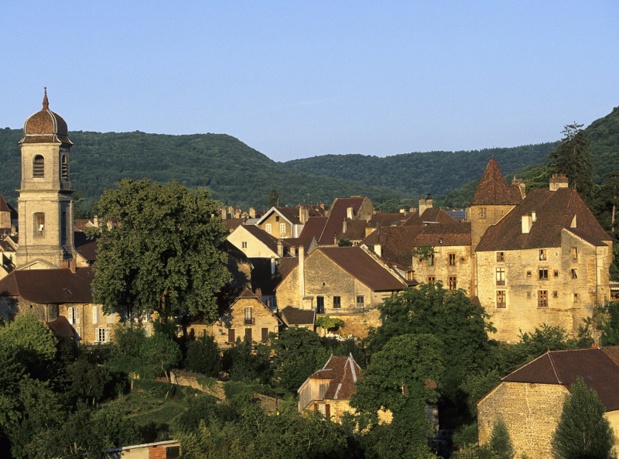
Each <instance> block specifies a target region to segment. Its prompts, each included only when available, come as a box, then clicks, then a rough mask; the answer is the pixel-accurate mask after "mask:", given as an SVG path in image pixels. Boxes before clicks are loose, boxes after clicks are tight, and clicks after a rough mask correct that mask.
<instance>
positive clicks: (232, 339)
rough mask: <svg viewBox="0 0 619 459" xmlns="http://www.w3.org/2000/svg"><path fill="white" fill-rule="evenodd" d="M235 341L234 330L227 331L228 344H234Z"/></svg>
mask: <svg viewBox="0 0 619 459" xmlns="http://www.w3.org/2000/svg"><path fill="white" fill-rule="evenodd" d="M235 341H236V337H235V336H234V328H229V329H228V342H229V343H234V342H235Z"/></svg>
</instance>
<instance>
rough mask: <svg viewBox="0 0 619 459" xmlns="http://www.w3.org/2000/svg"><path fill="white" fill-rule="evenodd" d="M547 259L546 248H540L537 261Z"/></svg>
mask: <svg viewBox="0 0 619 459" xmlns="http://www.w3.org/2000/svg"><path fill="white" fill-rule="evenodd" d="M547 259H548V252H546V249H540V251H539V261H546V260H547Z"/></svg>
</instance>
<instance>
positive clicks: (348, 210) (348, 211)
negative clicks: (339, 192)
mask: <svg viewBox="0 0 619 459" xmlns="http://www.w3.org/2000/svg"><path fill="white" fill-rule="evenodd" d="M346 218H349V219H350V220H352V219H353V218H354V213H353V209H352V207H347V208H346Z"/></svg>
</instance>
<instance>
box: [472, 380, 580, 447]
mask: <svg viewBox="0 0 619 459" xmlns="http://www.w3.org/2000/svg"><path fill="white" fill-rule="evenodd" d="M568 393H569V392H568V390H567V389H566V388H565V387H563V386H560V385H554V384H529V383H513V382H502V383H501V384H499V386H498V387H497V388H496V389H494V390H493V391H492V392H490V393H489V394H488V395H486V396H485V397H484V398H483V399H481V400H480V401H479V403H478V404H477V425H478V429H479V443H480V444H484V443H487V442H488V440H489V438H490V435H491V434H492V427H493V425H494V423H495V421H496V420H497V419H498V418H499V417H500V418H501V419H502V420H503V422H504V423H505V425H506V427H507V430H508V431H509V435H510V438H511V441H512V444H513V445H514V449H515V452H516V454H515V456H516V457H520V456H522V455H523V454H526V455H527V457H529V458H530V459H547V458H549V457H552V453H551V451H552V448H551V445H550V441H551V439H552V435H553V433H554V431H555V429H556V428H557V422H558V420H559V418H560V417H561V412H562V410H563V401H564V400H565V396H566V395H567V394H568Z"/></svg>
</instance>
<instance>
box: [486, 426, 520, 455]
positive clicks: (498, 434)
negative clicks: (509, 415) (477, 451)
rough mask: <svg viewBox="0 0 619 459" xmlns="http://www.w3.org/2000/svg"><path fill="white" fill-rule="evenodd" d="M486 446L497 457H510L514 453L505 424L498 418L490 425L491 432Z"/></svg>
mask: <svg viewBox="0 0 619 459" xmlns="http://www.w3.org/2000/svg"><path fill="white" fill-rule="evenodd" d="M488 446H489V447H490V450H491V451H492V452H493V453H495V454H496V455H497V457H498V458H499V459H512V458H513V457H514V455H515V452H514V446H513V445H512V440H511V438H510V436H509V431H508V430H507V426H506V425H505V422H504V421H503V420H502V419H500V418H499V419H497V421H496V422H495V423H494V425H493V426H492V433H491V434H490V441H489V442H488Z"/></svg>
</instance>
